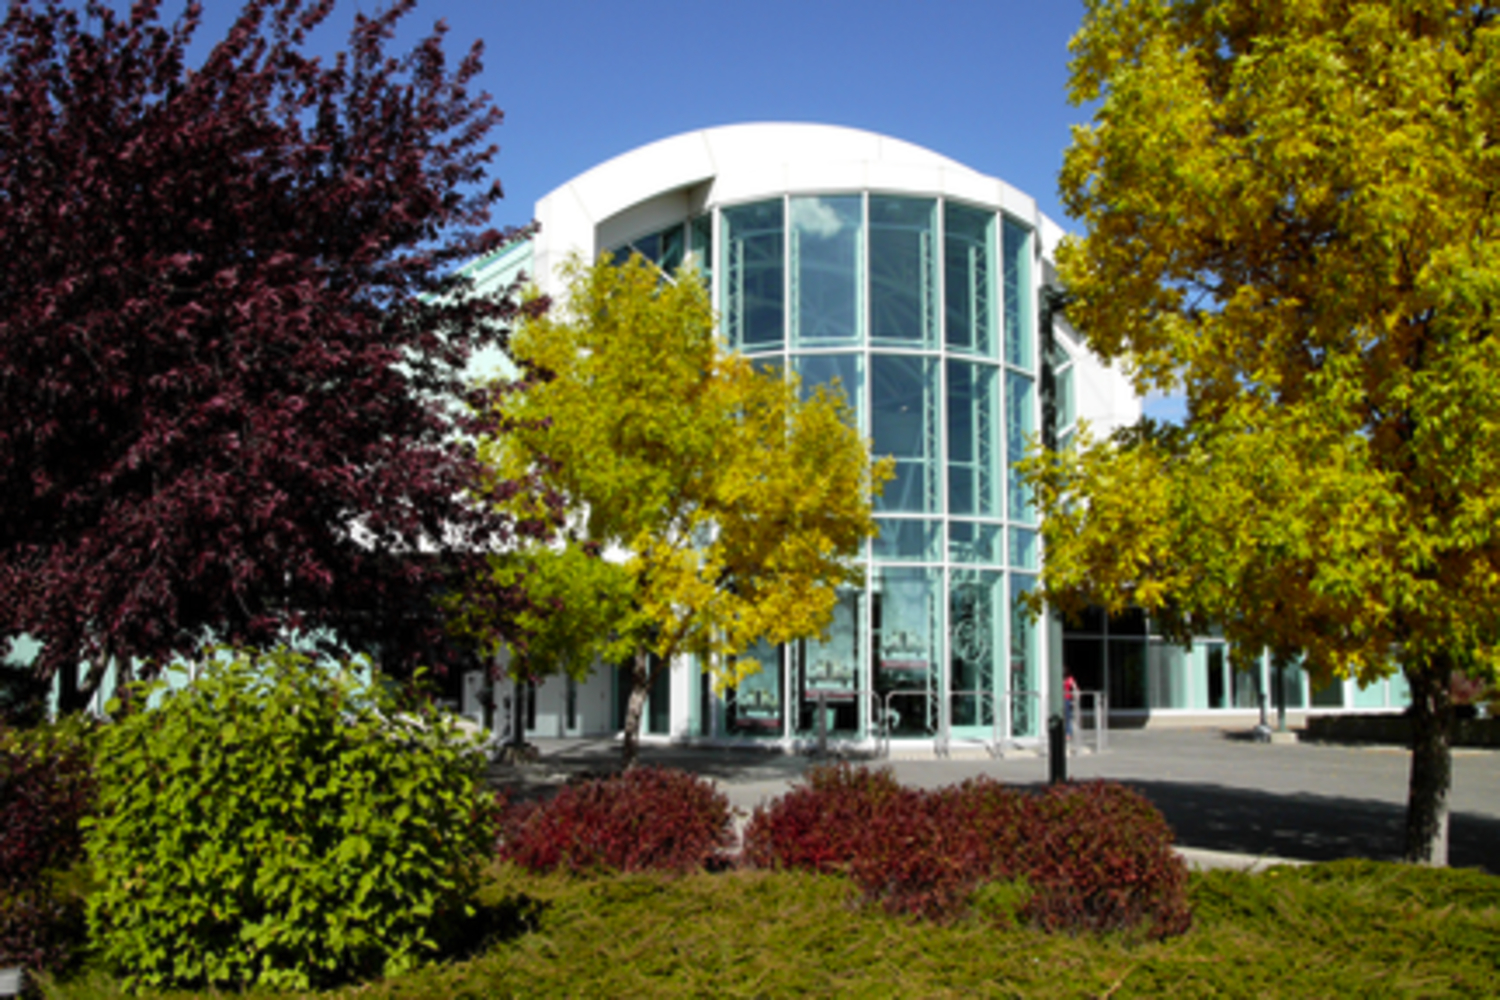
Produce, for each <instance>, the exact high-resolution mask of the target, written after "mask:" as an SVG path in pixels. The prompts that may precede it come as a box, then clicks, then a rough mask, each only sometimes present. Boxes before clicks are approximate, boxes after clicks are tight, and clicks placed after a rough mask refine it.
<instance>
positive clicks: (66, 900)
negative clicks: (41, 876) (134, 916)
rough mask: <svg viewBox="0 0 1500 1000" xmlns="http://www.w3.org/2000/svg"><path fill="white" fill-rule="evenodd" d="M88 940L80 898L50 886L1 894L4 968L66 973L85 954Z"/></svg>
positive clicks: (0, 950) (0, 953)
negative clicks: (86, 940)
mask: <svg viewBox="0 0 1500 1000" xmlns="http://www.w3.org/2000/svg"><path fill="white" fill-rule="evenodd" d="M86 937H87V929H86V928H85V926H84V908H83V900H82V899H81V898H79V897H78V896H76V895H60V894H58V893H55V892H53V891H52V890H51V889H50V888H49V887H46V886H33V887H31V888H28V889H22V890H18V891H16V892H14V893H7V892H5V891H3V890H0V968H9V967H11V966H15V965H19V966H22V967H23V968H24V969H26V970H27V971H28V972H36V971H38V970H45V971H47V972H50V973H53V974H56V973H59V972H62V971H64V970H66V969H67V968H69V966H71V965H72V964H73V962H74V960H75V959H77V958H78V957H79V955H80V954H81V953H82V951H83V945H84V941H85V939H86Z"/></svg>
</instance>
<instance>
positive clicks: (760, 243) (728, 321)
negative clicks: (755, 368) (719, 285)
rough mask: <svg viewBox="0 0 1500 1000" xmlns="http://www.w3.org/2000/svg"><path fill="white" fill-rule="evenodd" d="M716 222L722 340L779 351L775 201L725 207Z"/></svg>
mask: <svg viewBox="0 0 1500 1000" xmlns="http://www.w3.org/2000/svg"><path fill="white" fill-rule="evenodd" d="M722 218H723V222H722V225H723V239H724V248H723V254H724V257H723V261H722V264H721V267H722V269H723V272H724V286H723V303H722V309H723V322H724V337H725V339H726V340H727V341H728V342H729V346H730V347H732V348H736V349H738V350H742V351H763V350H772V349H776V348H779V347H781V345H782V343H783V338H784V330H783V328H782V315H783V314H782V308H783V306H782V295H781V291H782V283H783V265H784V261H783V254H784V246H785V243H784V239H783V231H782V220H781V201H780V199H777V200H775V201H762V202H757V203H756V204H754V205H741V206H739V207H737V208H726V209H724V212H723V217H722Z"/></svg>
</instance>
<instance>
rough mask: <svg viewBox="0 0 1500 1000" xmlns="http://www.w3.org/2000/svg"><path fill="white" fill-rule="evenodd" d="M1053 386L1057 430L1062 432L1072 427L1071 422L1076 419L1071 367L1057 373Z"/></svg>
mask: <svg viewBox="0 0 1500 1000" xmlns="http://www.w3.org/2000/svg"><path fill="white" fill-rule="evenodd" d="M1054 385H1055V386H1056V389H1057V429H1058V430H1059V431H1062V430H1066V429H1067V428H1069V427H1071V426H1073V421H1074V420H1075V419H1076V417H1077V414H1076V413H1075V412H1074V405H1073V366H1072V365H1069V366H1068V367H1066V368H1064V369H1063V370H1062V371H1060V372H1058V373H1057V381H1056V382H1055V383H1054Z"/></svg>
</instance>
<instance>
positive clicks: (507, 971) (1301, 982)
mask: <svg viewBox="0 0 1500 1000" xmlns="http://www.w3.org/2000/svg"><path fill="white" fill-rule="evenodd" d="M1191 894H1192V903H1193V909H1194V913H1195V925H1194V928H1193V929H1192V930H1191V931H1190V932H1189V933H1188V934H1186V935H1184V936H1182V937H1179V938H1175V939H1172V940H1169V941H1165V942H1160V943H1150V942H1145V941H1143V940H1140V939H1139V938H1132V937H1129V936H1121V935H1111V936H1106V937H1102V938H1094V937H1087V936H1085V937H1069V936H1066V935H1055V936H1048V935H1044V934H1040V933H1038V932H1035V931H1032V930H1029V929H1025V928H1014V927H1011V928H1007V929H1001V928H1000V927H998V926H997V923H1003V922H1004V920H1005V914H1006V913H1007V912H1008V907H1007V905H1006V904H1007V899H1008V896H1007V893H1006V892H1005V891H1004V890H1003V889H996V890H991V891H988V892H985V893H982V894H981V897H980V899H979V900H978V901H977V903H976V913H975V915H972V916H970V917H967V918H965V919H962V920H959V921H957V922H954V923H952V924H949V925H945V926H940V925H936V924H932V923H926V922H919V921H914V920H909V919H905V918H900V917H891V916H887V915H885V914H884V913H881V912H877V911H872V910H870V909H866V908H862V907H859V906H857V905H856V904H855V902H854V900H855V892H854V890H853V889H852V887H851V886H850V885H849V883H847V882H846V881H844V880H843V879H840V878H829V877H814V876H807V875H800V874H788V873H775V874H772V873H766V872H731V873H727V874H720V875H695V876H692V877H688V878H679V879H671V878H662V877H649V876H631V877H620V878H610V879H600V880H574V879H568V878H564V877H548V878H538V877H536V876H531V875H527V874H526V873H524V872H520V871H518V870H515V869H511V868H497V869H495V870H494V871H493V872H492V873H491V877H490V879H489V880H488V883H487V885H486V887H485V890H484V894H483V897H482V898H483V901H484V902H485V904H486V907H487V913H488V914H489V916H490V918H491V924H490V925H491V930H492V937H491V940H490V941H489V942H488V943H487V945H486V946H485V947H484V948H483V950H482V951H480V952H479V953H478V954H477V956H476V957H473V958H470V959H468V960H465V961H460V962H452V963H447V964H442V965H434V966H429V967H427V968H425V969H422V970H419V971H418V972H416V973H413V974H411V975H408V976H404V977H401V978H400V979H396V980H391V981H385V982H379V983H370V984H366V985H364V986H360V987H357V988H352V989H348V990H345V991H342V992H339V993H336V994H330V995H336V996H349V997H356V996H357V997H362V998H364V997H369V998H397V997H474V998H479V997H485V998H489V997H505V996H516V997H548V998H552V997H792V996H798V997H800V996H818V997H836V996H849V997H861V998H863V997H960V996H962V997H1078V996H1104V997H1133V996H1139V997H1154V996H1162V995H1165V994H1170V995H1172V996H1173V997H1174V998H1187V997H1278V998H1279V997H1299V996H1307V997H1333V996H1360V997H1380V996H1393V997H1406V996H1422V997H1441V996H1476V997H1477V996H1493V995H1496V994H1497V993H1500V878H1495V877H1493V876H1490V875H1485V874H1482V873H1479V872H1474V871H1452V870H1433V869H1422V868H1411V867H1406V866H1400V865H1392V864H1381V863H1376V862H1364V861H1343V862H1336V863H1332V864H1325V865H1314V866H1310V867H1307V868H1278V869H1272V870H1271V871H1269V872H1266V873H1263V874H1259V875H1246V874H1243V873H1239V872H1226V871H1221V872H1209V873H1204V874H1199V875H1194V876H1193V880H1192V884H1191ZM1010 895H1011V897H1013V894H1010ZM49 992H51V993H52V994H53V995H55V996H59V997H72V998H84V997H114V996H119V995H120V994H119V993H118V992H117V990H116V989H115V988H114V985H113V983H111V982H110V981H109V980H107V979H104V978H102V977H99V976H97V975H95V976H93V977H87V978H85V979H84V980H81V981H79V982H76V983H72V984H67V986H66V987H65V988H59V989H54V990H52V991H49Z"/></svg>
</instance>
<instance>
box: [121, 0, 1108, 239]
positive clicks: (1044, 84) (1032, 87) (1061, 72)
mask: <svg viewBox="0 0 1500 1000" xmlns="http://www.w3.org/2000/svg"><path fill="white" fill-rule="evenodd" d="M181 4H182V0H167V3H166V4H165V6H164V13H166V14H167V15H175V13H176V11H177V10H179V9H180V7H181ZM121 5H123V0H121ZM239 6H240V5H239V4H238V3H237V2H233V0H205V7H206V15H205V19H204V20H205V23H204V26H203V29H202V30H201V32H200V35H199V41H200V43H203V44H202V45H201V47H202V48H204V49H206V45H207V43H209V42H210V41H212V40H216V39H218V38H219V37H222V35H223V33H224V31H225V29H226V28H227V26H228V25H229V23H230V22H231V21H232V19H233V17H234V15H235V14H236V13H237V12H238V10H239ZM376 7H377V4H375V3H373V2H371V0H340V2H339V5H338V7H337V8H336V11H335V13H334V15H333V17H332V19H331V20H330V22H329V23H328V24H326V25H325V26H324V27H323V28H322V29H320V31H319V32H318V34H317V36H315V42H314V48H315V49H317V50H319V51H332V50H334V49H336V48H341V47H343V43H344V41H345V39H346V36H347V26H348V24H349V23H350V21H351V20H352V17H353V14H354V12H355V11H357V10H360V9H363V10H364V11H366V12H372V11H374V10H375V9H376ZM1082 13H1083V5H1082V3H1080V2H1075V0H1046V2H1028V3H1022V2H1019V0H989V2H971V0H942V2H939V3H936V4H932V5H926V6H917V5H914V4H906V3H902V4H896V3H891V2H888V0H865V2H849V0H753V2H743V3H704V2H702V0H698V2H691V3H690V2H682V0H629V2H623V3H622V2H609V3H606V2H602V0H527V2H521V3H506V2H468V3H460V2H456V0H422V2H420V3H419V4H418V6H417V9H416V11H415V12H414V13H413V14H412V15H409V16H408V18H407V19H406V21H405V22H403V30H402V33H401V36H400V38H398V40H397V47H399V48H401V49H402V50H404V49H405V48H409V47H410V45H411V43H412V41H413V40H415V39H416V38H417V37H419V36H420V35H422V34H425V33H426V32H427V31H428V30H429V29H430V28H431V26H432V24H433V22H434V21H436V20H437V19H439V18H441V19H443V20H445V21H446V22H447V23H448V27H449V29H450V33H449V35H448V38H449V44H448V49H449V51H450V52H451V53H457V52H460V51H462V50H464V49H466V48H467V46H468V44H469V43H470V42H471V41H473V40H474V39H476V38H478V39H483V40H484V43H485V72H484V76H483V79H482V86H483V88H484V89H485V90H486V91H488V92H489V93H490V94H491V96H492V97H493V98H494V100H495V103H496V104H498V105H499V106H500V107H501V108H502V109H504V111H505V115H506V121H505V124H504V125H503V126H501V128H500V129H499V130H498V132H497V133H496V138H497V141H498V142H499V143H500V145H501V147H502V148H501V154H500V157H499V158H498V160H497V161H496V164H495V172H496V174H497V175H498V176H499V177H500V180H501V181H502V183H503V184H504V185H505V189H506V200H505V203H504V204H503V205H502V207H501V210H500V218H499V219H498V221H500V222H503V223H510V224H518V223H522V222H526V221H527V220H529V219H530V218H531V214H532V208H533V206H534V205H535V203H536V201H537V199H538V198H540V197H541V196H542V195H544V194H546V193H547V192H548V191H550V190H552V189H553V188H554V187H557V186H558V185H560V184H562V183H563V182H565V181H567V180H569V179H570V178H572V177H573V176H575V175H577V174H579V173H582V172H583V171H584V170H587V169H588V168H590V167H592V166H594V165H596V164H598V163H601V162H603V161H604V160H607V159H609V158H610V157H612V156H615V155H618V154H620V153H623V152H626V151H628V150H630V149H634V148H635V147H636V146H640V145H642V144H644V143H648V142H652V141H654V140H656V139H662V138H666V137H667V136H671V135H676V134H677V133H679V132H687V131H692V130H694V129H700V128H706V127H710V126H714V125H725V124H732V123H736V122H746V121H811V122H823V123H827V124H834V125H847V126H852V127H856V128H864V129H869V130H871V131H875V132H881V133H884V134H887V135H891V136H894V137H896V138H899V139H904V140H906V141H908V142H914V143H917V144H918V145H922V146H926V147H928V148H930V149H933V150H935V151H937V152H939V153H942V154H944V155H946V156H950V157H952V158H954V159H956V160H959V161H960V162H962V163H965V164H967V165H968V166H971V167H973V168H974V169H976V170H979V171H981V172H983V173H987V174H991V175H993V176H997V177H1001V178H1003V179H1005V180H1006V181H1009V182H1010V183H1011V184H1013V185H1015V186H1016V187H1018V188H1020V189H1021V190H1022V191H1025V192H1026V193H1028V194H1030V195H1032V196H1033V197H1035V198H1036V199H1037V200H1038V202H1039V203H1040V204H1041V206H1042V210H1043V211H1044V212H1046V213H1047V214H1048V215H1050V216H1052V217H1053V218H1054V219H1056V220H1057V221H1059V222H1062V223H1064V224H1066V222H1067V220H1066V219H1065V217H1064V215H1063V212H1062V208H1061V206H1060V204H1059V203H1058V200H1057V170H1058V167H1059V166H1060V165H1061V163H1062V153H1063V149H1064V148H1065V146H1066V145H1067V143H1068V135H1069V132H1068V129H1069V126H1070V125H1071V124H1073V123H1076V122H1081V121H1084V120H1085V119H1086V117H1087V115H1086V113H1085V112H1084V111H1082V110H1080V109H1076V108H1072V107H1070V106H1069V105H1068V103H1067V99H1066V84H1067V59H1068V54H1067V44H1068V39H1069V38H1070V37H1071V36H1072V34H1073V32H1074V30H1075V29H1076V28H1077V26H1078V22H1079V20H1080V18H1081V17H1082Z"/></svg>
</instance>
